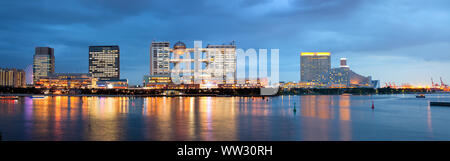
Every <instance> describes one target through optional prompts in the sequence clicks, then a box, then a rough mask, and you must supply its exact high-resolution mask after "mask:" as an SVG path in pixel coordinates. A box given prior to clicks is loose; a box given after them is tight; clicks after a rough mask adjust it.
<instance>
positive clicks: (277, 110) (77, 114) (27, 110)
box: [0, 95, 450, 141]
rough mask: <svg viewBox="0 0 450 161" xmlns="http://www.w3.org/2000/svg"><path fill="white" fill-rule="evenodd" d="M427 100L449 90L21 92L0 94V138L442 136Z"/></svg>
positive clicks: (442, 121) (448, 111) (440, 112)
mask: <svg viewBox="0 0 450 161" xmlns="http://www.w3.org/2000/svg"><path fill="white" fill-rule="evenodd" d="M372 101H374V102H375V110H372V109H371V105H372ZM429 101H450V95H427V98H426V99H416V98H415V95H378V96H279V97H271V98H268V100H262V99H261V98H251V97H172V98H170V97H73V96H70V97H69V96H48V97H45V98H29V97H21V98H20V99H19V100H0V131H1V133H2V135H3V140H175V141H184V140H243V141H247V140H259V141H265V140H273V141H278V140H282V141H291V140H450V128H449V127H450V126H449V123H450V107H430V106H429V105H428V102H429ZM294 103H295V106H296V109H297V112H293V107H294Z"/></svg>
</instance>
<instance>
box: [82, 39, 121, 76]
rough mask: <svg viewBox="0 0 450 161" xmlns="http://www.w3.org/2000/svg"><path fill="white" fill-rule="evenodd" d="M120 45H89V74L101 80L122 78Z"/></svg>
mask: <svg viewBox="0 0 450 161" xmlns="http://www.w3.org/2000/svg"><path fill="white" fill-rule="evenodd" d="M119 55H120V50H119V46H89V74H91V75H92V77H94V78H97V79H100V80H117V79H120V59H119V58H120V57H119Z"/></svg>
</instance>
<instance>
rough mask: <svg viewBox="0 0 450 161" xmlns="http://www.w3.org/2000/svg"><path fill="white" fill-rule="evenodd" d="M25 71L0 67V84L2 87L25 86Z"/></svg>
mask: <svg viewBox="0 0 450 161" xmlns="http://www.w3.org/2000/svg"><path fill="white" fill-rule="evenodd" d="M26 83H27V81H26V78H25V71H24V70H22V69H3V68H0V86H3V87H16V88H18V87H19V88H20V87H26Z"/></svg>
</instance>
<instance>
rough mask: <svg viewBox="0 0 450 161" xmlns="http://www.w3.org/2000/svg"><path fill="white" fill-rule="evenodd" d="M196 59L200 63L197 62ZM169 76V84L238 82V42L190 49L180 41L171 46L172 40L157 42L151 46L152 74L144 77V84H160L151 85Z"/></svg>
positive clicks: (209, 85)
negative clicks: (196, 53)
mask: <svg viewBox="0 0 450 161" xmlns="http://www.w3.org/2000/svg"><path fill="white" fill-rule="evenodd" d="M196 51H197V52H199V53H200V55H199V57H198V58H196V57H195V52H196ZM196 60H198V62H199V64H195V63H194V62H195V61H196ZM192 64H194V66H192ZM196 65H197V66H196ZM167 76H169V77H170V78H171V79H169V83H167V84H171V83H172V84H198V85H200V87H202V88H214V87H218V85H223V84H235V83H236V45H235V44H234V42H232V43H230V44H223V45H207V46H206V48H202V47H201V46H200V47H199V48H187V46H186V44H185V43H183V42H181V41H178V42H177V43H175V44H174V45H173V48H170V43H169V42H155V41H153V42H152V44H151V47H150V76H144V86H146V87H150V86H157V85H151V84H152V81H155V80H151V79H157V78H158V79H159V78H162V79H165V77H167ZM148 79H150V80H148ZM146 82H148V83H146ZM164 83H166V82H164ZM156 84H158V83H156ZM186 88H191V86H189V87H188V86H186Z"/></svg>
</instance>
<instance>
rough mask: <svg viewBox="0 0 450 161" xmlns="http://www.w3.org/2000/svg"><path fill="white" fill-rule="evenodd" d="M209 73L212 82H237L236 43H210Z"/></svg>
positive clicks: (207, 47) (208, 48)
mask: <svg viewBox="0 0 450 161" xmlns="http://www.w3.org/2000/svg"><path fill="white" fill-rule="evenodd" d="M206 50H209V51H208V54H209V55H208V60H209V61H208V63H207V64H208V66H209V67H207V68H208V70H210V71H209V72H208V73H209V75H210V76H211V78H210V79H211V80H212V81H211V83H214V84H218V85H220V84H235V83H236V45H235V44H234V42H232V43H231V44H229V45H208V46H206Z"/></svg>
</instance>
